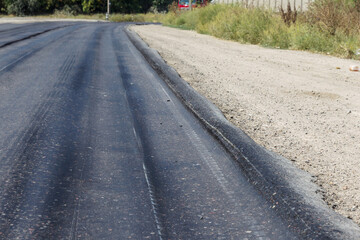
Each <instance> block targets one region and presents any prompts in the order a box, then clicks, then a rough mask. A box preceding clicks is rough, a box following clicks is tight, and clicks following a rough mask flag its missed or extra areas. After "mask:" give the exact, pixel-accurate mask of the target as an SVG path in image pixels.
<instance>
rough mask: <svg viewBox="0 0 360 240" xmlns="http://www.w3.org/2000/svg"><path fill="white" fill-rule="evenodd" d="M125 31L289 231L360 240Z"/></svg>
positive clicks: (283, 164) (304, 182)
mask: <svg viewBox="0 0 360 240" xmlns="http://www.w3.org/2000/svg"><path fill="white" fill-rule="evenodd" d="M125 32H126V34H127V35H128V37H129V39H130V41H131V42H132V43H133V44H134V46H135V47H136V48H137V49H138V50H139V52H140V53H141V54H142V55H143V56H144V58H145V59H146V61H147V62H148V63H149V64H150V66H151V67H152V68H153V69H154V70H155V71H156V72H157V73H158V74H159V76H160V77H161V78H162V79H163V80H164V81H165V82H166V83H167V85H168V86H169V87H170V89H171V90H172V91H173V92H174V93H175V94H176V95H177V96H178V98H180V99H181V101H182V102H183V103H184V105H185V106H186V107H188V108H189V109H190V110H191V112H192V113H193V114H194V115H195V116H196V117H197V118H198V119H199V120H200V121H201V122H202V123H203V124H204V126H205V127H206V128H207V130H208V131H209V132H210V133H211V134H212V135H213V136H214V137H215V138H216V139H217V140H218V141H219V142H220V143H221V144H222V145H223V146H224V147H225V148H226V149H227V150H228V151H229V153H230V154H231V155H232V156H233V158H234V159H235V160H236V162H237V163H238V164H239V166H240V167H241V169H242V170H243V172H244V174H245V175H246V176H247V177H248V179H249V182H250V183H252V184H253V185H254V187H255V188H256V189H257V190H259V191H260V193H261V194H262V195H263V196H264V198H265V199H266V200H267V201H269V202H270V203H271V204H272V205H273V208H274V210H275V211H276V212H277V213H278V214H279V215H280V216H281V217H282V218H283V219H285V220H286V221H287V222H288V223H289V228H291V229H293V230H294V231H295V232H297V233H298V234H299V235H300V236H301V237H302V238H306V239H360V228H359V227H358V226H357V225H356V224H355V223H354V222H352V221H351V220H349V219H347V218H345V217H343V216H341V215H340V214H338V213H336V212H334V211H333V210H331V209H330V208H329V207H328V206H327V205H326V203H325V202H324V201H323V200H322V199H321V195H320V194H318V192H319V191H320V189H319V187H318V186H317V185H316V184H315V183H314V182H313V180H314V179H313V178H312V177H311V175H310V174H309V173H307V172H304V171H302V170H300V169H298V168H297V167H296V166H294V165H293V164H292V163H291V161H289V160H288V159H285V158H283V157H281V156H280V155H277V154H275V153H273V152H270V151H268V150H267V149H265V148H263V147H261V146H260V145H258V144H257V143H255V142H254V141H253V140H252V139H251V138H250V137H249V136H247V135H246V134H245V133H244V132H243V131H242V130H241V129H239V128H237V127H236V126H234V125H233V124H232V123H230V122H229V121H228V120H227V119H226V118H225V117H224V115H223V114H222V113H221V111H220V110H219V109H218V108H217V107H216V106H215V105H214V104H212V103H211V102H210V101H209V100H207V99H206V98H205V97H203V96H202V95H200V94H199V93H198V92H196V91H195V90H194V89H193V88H192V87H191V86H190V85H189V84H188V83H187V82H186V81H185V80H183V79H182V78H181V77H180V75H179V74H178V73H177V72H176V71H175V70H174V69H173V68H172V67H170V66H168V65H167V64H166V62H165V61H164V60H163V59H162V57H161V56H160V55H159V53H158V52H157V51H155V50H153V49H151V48H150V47H149V46H148V45H147V44H146V43H145V42H144V41H143V40H142V39H141V38H140V37H139V36H138V34H137V33H135V32H133V31H131V30H130V29H129V28H128V27H126V28H125Z"/></svg>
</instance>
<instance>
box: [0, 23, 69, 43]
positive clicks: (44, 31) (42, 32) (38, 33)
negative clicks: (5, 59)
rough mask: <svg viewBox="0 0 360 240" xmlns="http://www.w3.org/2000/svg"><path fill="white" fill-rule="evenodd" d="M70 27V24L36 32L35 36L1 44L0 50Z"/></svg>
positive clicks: (30, 35)
mask: <svg viewBox="0 0 360 240" xmlns="http://www.w3.org/2000/svg"><path fill="white" fill-rule="evenodd" d="M68 26H70V24H68V25H64V26H58V27H53V28H50V29H45V30H42V31H39V32H36V33H33V34H29V35H27V36H25V37H21V38H19V39H14V40H11V41H9V42H6V43H3V44H0V48H4V47H7V46H9V45H12V44H14V43H18V42H21V41H24V40H28V39H30V38H33V37H36V36H39V35H41V34H44V33H47V32H50V31H54V30H57V29H60V28H64V27H68Z"/></svg>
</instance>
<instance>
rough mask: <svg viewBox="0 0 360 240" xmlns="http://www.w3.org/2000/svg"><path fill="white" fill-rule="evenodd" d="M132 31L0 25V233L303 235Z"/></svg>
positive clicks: (59, 235)
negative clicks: (140, 47)
mask: <svg viewBox="0 0 360 240" xmlns="http://www.w3.org/2000/svg"><path fill="white" fill-rule="evenodd" d="M126 26H127V25H126V24H115V23H82V22H76V23H75V22H74V23H69V22H66V23H61V22H51V23H50V22H49V23H29V24H16V25H12V24H1V25H0V45H1V46H2V47H0V56H1V58H0V214H1V215H0V238H1V239H286V240H288V239H298V238H299V237H298V235H296V232H297V230H296V229H293V228H292V227H291V226H289V224H288V223H287V222H286V221H284V220H283V219H281V218H280V217H279V216H278V214H277V206H276V203H275V204H271V203H269V202H267V201H266V200H265V199H264V198H263V196H261V195H260V193H258V192H257V191H256V190H255V188H254V187H253V186H252V185H251V184H250V183H249V182H248V179H247V178H246V177H244V175H243V174H242V172H241V169H240V167H239V165H238V164H237V163H236V162H235V161H233V159H232V158H231V156H230V155H229V154H228V153H227V152H226V151H225V150H224V149H223V147H222V146H221V145H220V144H219V143H218V142H217V140H216V139H214V138H213V137H212V136H211V135H210V134H209V133H208V131H207V130H206V129H205V128H204V127H203V126H202V124H201V123H200V122H199V121H198V120H197V118H196V117H195V116H194V115H193V114H192V113H191V112H189V111H188V109H187V108H186V107H184V106H183V104H182V103H181V101H180V100H179V99H178V98H177V97H176V96H175V95H174V93H173V92H172V91H171V90H170V89H169V88H168V86H167V85H166V84H165V83H164V82H163V80H162V79H161V78H160V77H159V76H158V75H157V73H156V72H155V71H154V70H153V69H152V68H151V67H150V66H149V65H148V63H147V62H146V61H145V59H144V58H143V57H142V55H141V54H140V53H139V52H138V51H137V50H136V48H135V47H134V46H133V45H132V43H131V42H130V41H129V39H128V37H127V35H126V34H125V32H124V29H125V27H126Z"/></svg>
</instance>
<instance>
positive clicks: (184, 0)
mask: <svg viewBox="0 0 360 240" xmlns="http://www.w3.org/2000/svg"><path fill="white" fill-rule="evenodd" d="M189 1H192V7H193V8H196V7H198V6H202V7H203V6H206V4H207V0H198V1H197V0H179V1H178V7H179V9H180V10H185V9H189Z"/></svg>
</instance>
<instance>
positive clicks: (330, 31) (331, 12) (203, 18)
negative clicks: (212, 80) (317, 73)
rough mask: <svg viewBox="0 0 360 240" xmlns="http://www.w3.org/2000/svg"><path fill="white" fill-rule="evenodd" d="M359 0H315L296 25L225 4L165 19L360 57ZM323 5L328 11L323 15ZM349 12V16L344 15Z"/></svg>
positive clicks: (236, 37) (244, 39) (247, 39)
mask: <svg viewBox="0 0 360 240" xmlns="http://www.w3.org/2000/svg"><path fill="white" fill-rule="evenodd" d="M330 1H335V2H337V3H336V4H333V3H330ZM351 1H352V2H351ZM355 1H359V2H360V0H315V1H314V3H313V5H311V6H310V10H309V11H308V12H307V13H306V15H305V16H304V15H302V14H300V15H297V18H296V21H292V24H289V23H288V22H284V19H282V18H281V14H279V13H276V12H272V11H268V10H265V9H260V8H245V7H242V6H240V5H222V4H215V5H210V6H207V7H204V8H199V9H194V10H193V11H185V12H180V13H176V14H174V13H168V14H167V15H165V17H164V18H162V22H163V24H164V25H170V26H176V27H180V28H183V29H192V30H196V31H197V32H199V33H203V34H209V35H213V36H215V37H218V38H222V39H228V40H233V41H238V42H241V43H250V44H261V45H263V46H267V47H276V48H283V49H297V50H308V51H312V52H318V53H326V54H332V55H336V56H341V57H347V58H358V57H357V56H356V55H355V54H354V53H355V51H356V49H358V48H360V17H359V16H360V12H359V11H358V10H357V8H356V7H355V6H356V4H355ZM351 6H353V8H351ZM321 8H324V11H327V12H326V13H321V14H320V12H321ZM336 9H337V10H336ZM359 9H360V3H359ZM345 13H348V14H349V15H348V16H344V14H345ZM341 17H342V18H343V19H340V18H341ZM330 18H334V19H335V20H336V19H337V21H334V19H330ZM292 19H295V17H294V18H292Z"/></svg>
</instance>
